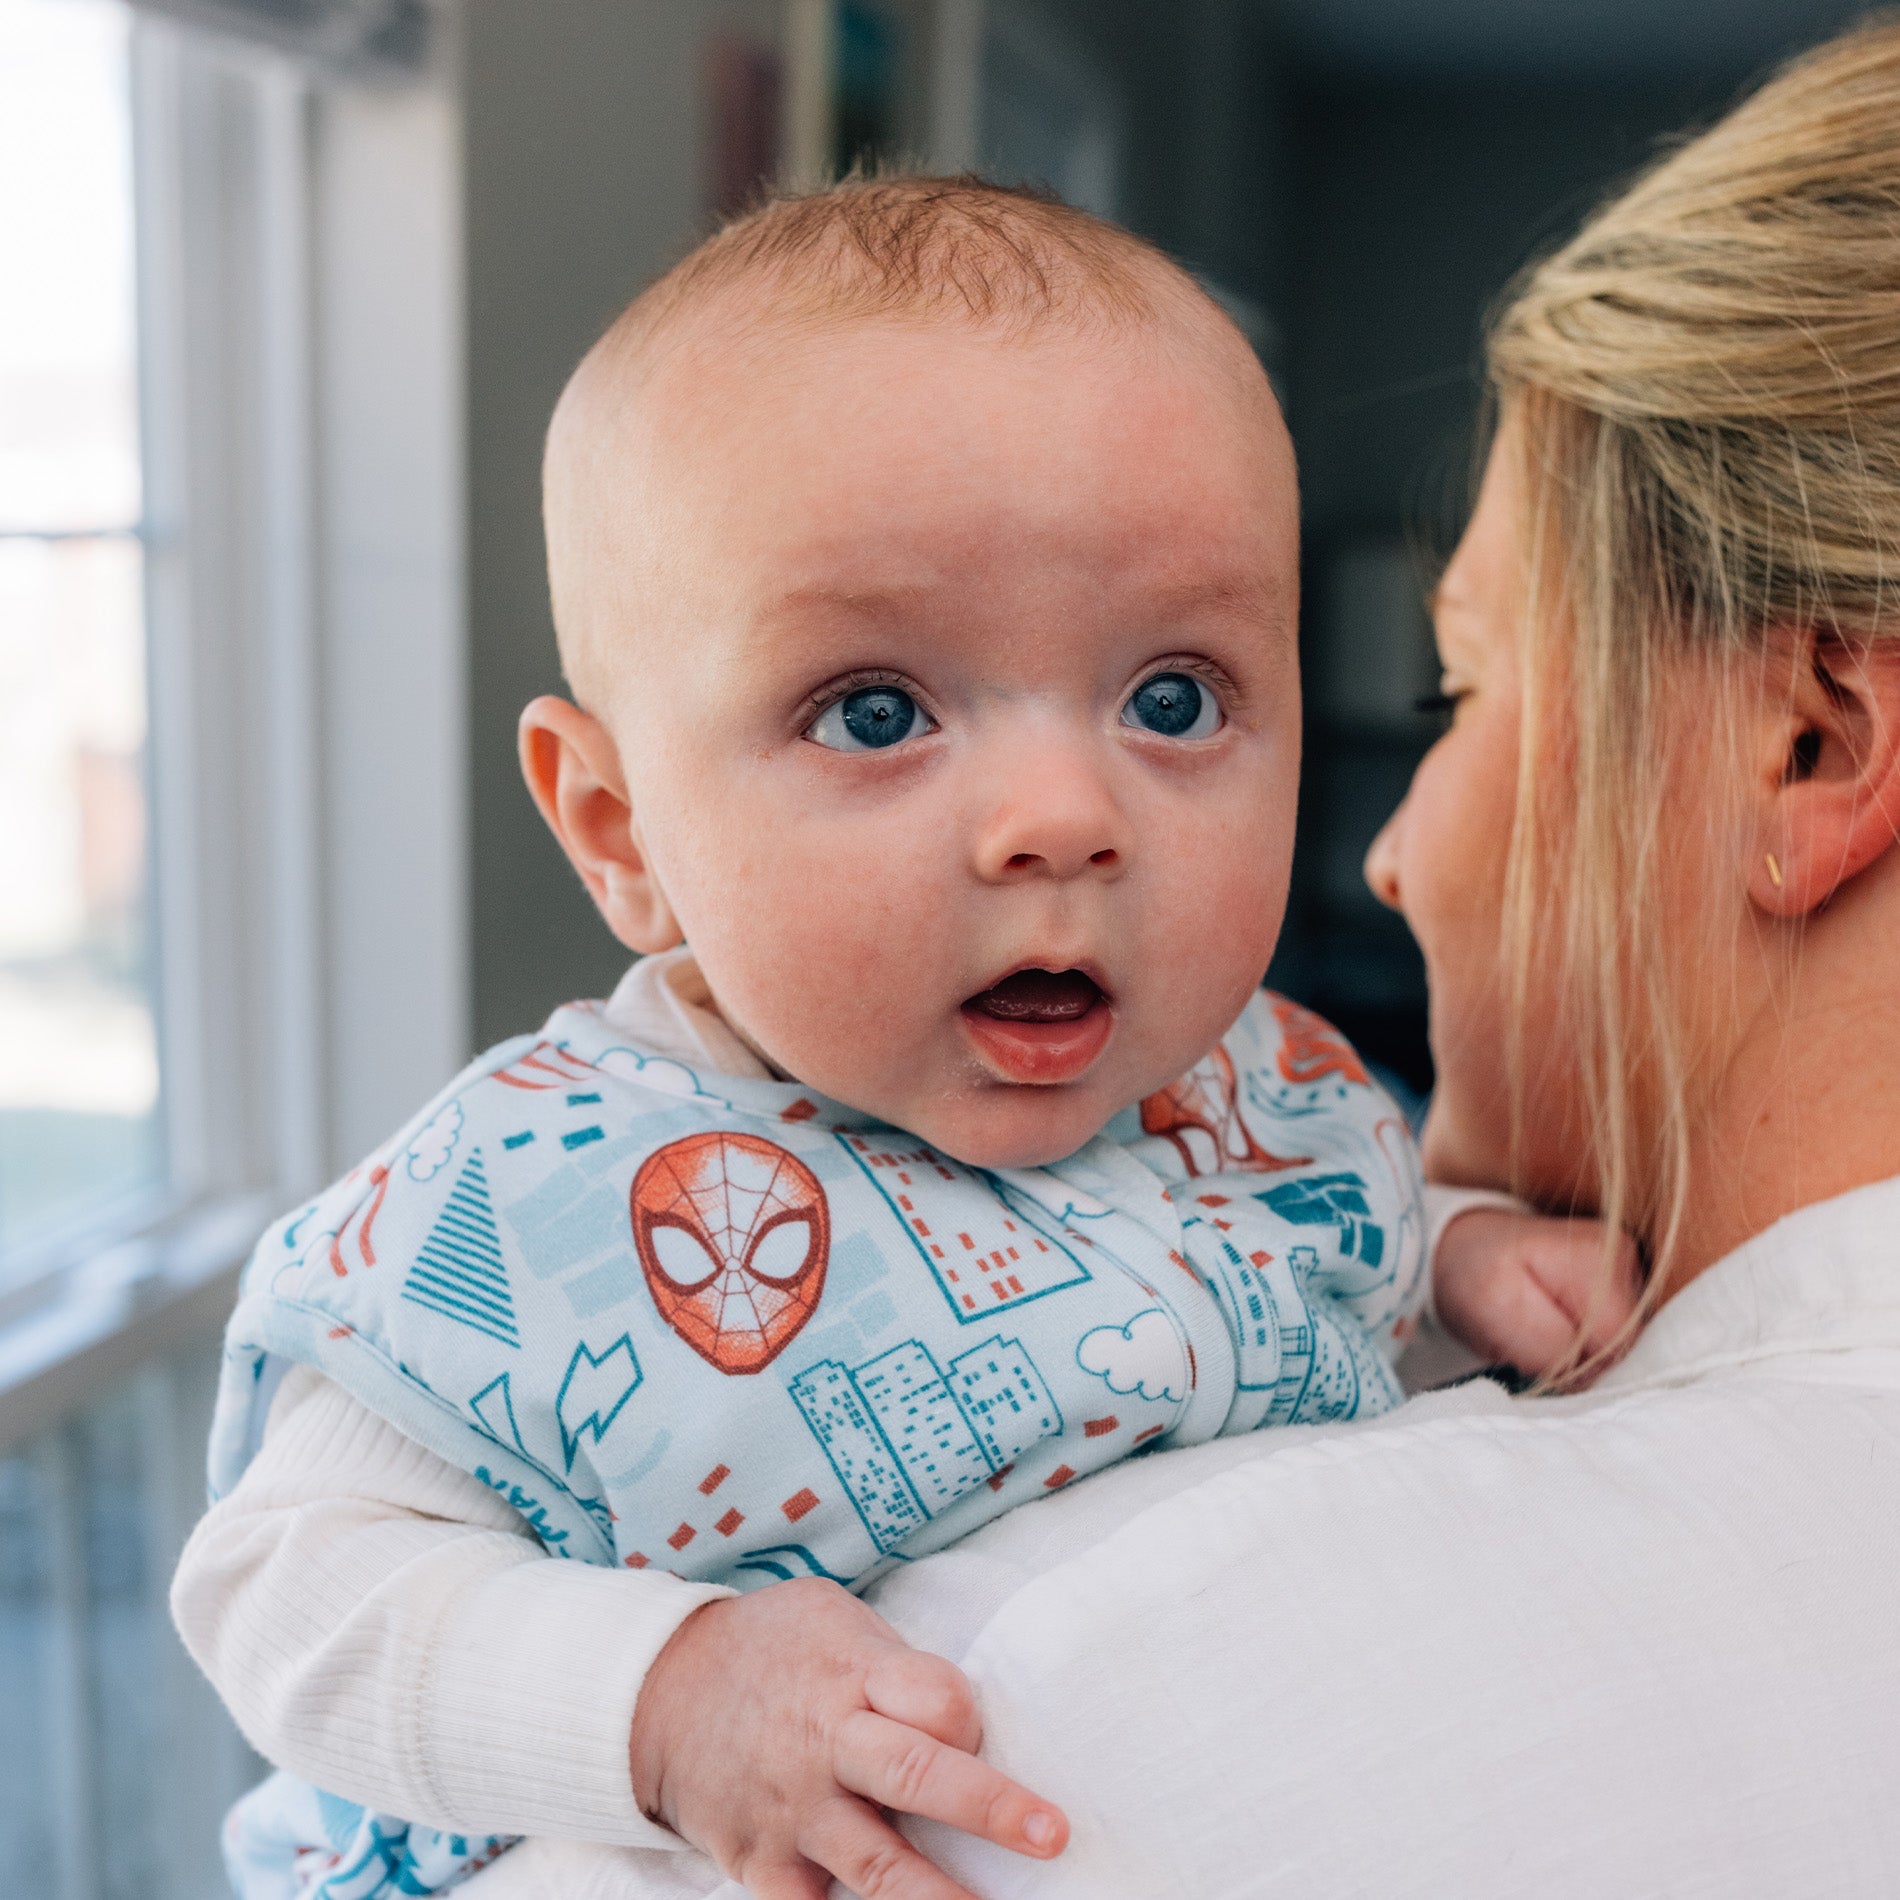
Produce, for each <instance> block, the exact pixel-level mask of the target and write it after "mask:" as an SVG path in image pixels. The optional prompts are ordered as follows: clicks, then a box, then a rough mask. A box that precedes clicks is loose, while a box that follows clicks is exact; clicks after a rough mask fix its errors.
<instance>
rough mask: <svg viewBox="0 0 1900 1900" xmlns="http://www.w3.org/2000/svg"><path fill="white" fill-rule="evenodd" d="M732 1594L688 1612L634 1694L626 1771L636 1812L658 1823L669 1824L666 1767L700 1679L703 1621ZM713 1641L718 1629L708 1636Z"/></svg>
mask: <svg viewBox="0 0 1900 1900" xmlns="http://www.w3.org/2000/svg"><path fill="white" fill-rule="evenodd" d="M729 1600H730V1599H725V1598H721V1599H717V1600H715V1601H714V1602H711V1603H702V1604H700V1605H699V1606H698V1608H696V1609H694V1610H692V1611H691V1612H689V1613H688V1615H687V1616H686V1618H685V1619H684V1620H683V1621H682V1622H681V1623H680V1625H679V1627H678V1628H677V1629H676V1630H674V1632H673V1634H672V1635H671V1636H669V1637H668V1638H667V1640H666V1642H665V1643H664V1644H663V1645H662V1646H661V1649H660V1652H659V1654H658V1655H657V1656H655V1657H654V1658H653V1661H652V1662H651V1664H649V1665H648V1668H647V1673H646V1677H645V1679H644V1680H643V1681H642V1682H641V1684H640V1693H639V1694H638V1696H636V1697H635V1698H634V1704H633V1720H632V1721H631V1722H630V1723H629V1724H628V1728H627V1773H628V1777H629V1779H630V1781H631V1783H632V1786H633V1798H634V1800H635V1801H636V1802H637V1803H638V1804H639V1807H640V1812H641V1813H642V1814H644V1815H645V1816H646V1818H647V1819H648V1820H649V1821H652V1822H654V1823H655V1824H656V1825H658V1826H661V1827H671V1826H672V1825H673V1821H672V1817H671V1815H670V1814H669V1812H668V1807H669V1802H668V1791H667V1778H666V1769H667V1763H668V1762H669V1761H670V1760H671V1758H672V1754H673V1737H674V1733H675V1730H676V1728H677V1725H678V1723H679V1721H680V1719H681V1717H682V1712H685V1713H686V1714H687V1715H689V1716H690V1711H691V1709H692V1706H693V1701H694V1694H693V1685H694V1684H695V1683H696V1682H699V1681H702V1680H703V1679H704V1673H703V1672H704V1664H705V1655H706V1643H707V1641H708V1630H707V1625H708V1623H709V1621H710V1622H714V1623H716V1622H717V1621H718V1620H719V1619H718V1618H716V1617H715V1616H714V1615H713V1612H714V1611H717V1610H719V1609H722V1608H723V1607H724V1605H725V1603H726V1602H727V1601H729ZM712 1640H714V1641H716V1640H717V1637H716V1634H715V1635H714V1636H713V1637H712Z"/></svg>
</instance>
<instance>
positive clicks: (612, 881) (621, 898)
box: [520, 695, 681, 951]
mask: <svg viewBox="0 0 1900 1900" xmlns="http://www.w3.org/2000/svg"><path fill="white" fill-rule="evenodd" d="M520 747H521V775H522V777H523V778H525V779H526V780H527V781H528V790H529V791H530V792H532V793H533V794H534V802H535V804H536V805H537V806H538V807H539V808H540V812H541V816H542V817H543V818H545V819H546V820H547V821H548V829H549V830H550V831H552V832H553V833H554V835H555V836H556V837H557V838H558V839H560V841H561V849H562V850H563V851H565V852H566V853H567V856H568V862H569V863H570V864H572V865H573V867H574V868H575V870H577V871H578V872H579V873H580V874H581V882H582V883H583V884H585V885H586V886H587V894H588V895H589V896H590V897H591V898H592V899H593V900H594V902H595V904H596V905H597V906H598V907H599V910H600V914H601V916H603V917H604V918H605V919H606V920H607V928H608V929H609V930H611V931H612V932H613V933H614V935H615V936H616V937H618V938H619V939H620V941H621V942H622V943H624V944H625V945H626V946H627V948H628V949H629V950H641V951H655V950H670V949H672V947H673V946H674V945H675V944H676V943H678V942H679V941H680V935H681V933H680V927H679V922H678V920H677V919H676V918H675V917H674V915H673V909H672V906H671V905H670V904H669V903H668V902H667V901H666V893H665V892H664V891H663V890H661V888H660V881H659V879H658V878H657V877H655V876H654V874H653V867H652V865H651V864H650V863H649V862H648V859H647V855H646V851H645V849H644V847H643V846H642V845H641V842H640V828H639V824H638V822H637V820H636V818H635V815H634V810H633V802H632V800H631V799H630V798H629V797H628V795H627V781H626V775H625V773H623V772H622V771H621V769H620V751H619V748H618V747H617V746H616V745H615V744H614V742H613V738H612V736H611V735H610V734H609V733H608V731H607V728H606V727H605V726H603V725H602V724H601V723H600V721H599V720H598V719H596V718H595V717H594V716H593V714H592V713H587V712H583V711H582V710H581V709H580V708H579V707H578V706H576V705H574V704H572V703H571V702H570V701H568V700H565V699H557V698H555V697H553V696H552V695H544V696H543V697H542V698H540V699H537V700H534V701H532V702H530V704H529V705H528V706H527V708H526V709H525V710H524V711H523V713H522V715H521V727H520Z"/></svg>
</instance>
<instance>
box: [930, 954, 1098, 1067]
mask: <svg viewBox="0 0 1900 1900" xmlns="http://www.w3.org/2000/svg"><path fill="white" fill-rule="evenodd" d="M963 1021H964V1024H965V1026H966V1028H967V1029H968V1031H969V1034H970V1040H971V1041H972V1042H973V1043H974V1044H975V1045H976V1049H977V1053H978V1054H979V1055H980V1056H981V1057H982V1059H983V1062H984V1064H985V1066H986V1067H988V1068H989V1069H991V1070H992V1071H993V1072H995V1073H996V1074H997V1075H999V1076H1000V1077H1001V1078H1002V1079H1003V1080H1004V1081H1008V1082H1038V1083H1044V1084H1048V1083H1056V1082H1073V1081H1074V1080H1075V1079H1076V1077H1078V1076H1079V1075H1081V1074H1082V1072H1083V1071H1084V1070H1085V1069H1086V1068H1088V1066H1089V1065H1090V1064H1091V1063H1092V1062H1093V1061H1094V1060H1095V1058H1096V1057H1097V1056H1098V1055H1100V1054H1101V1053H1102V1049H1103V1047H1104V1046H1105V1045H1106V1043H1107V1041H1108V1037H1109V1032H1110V1031H1111V1030H1112V1029H1113V1028H1114V1026H1115V1016H1114V1012H1113V1010H1112V1009H1111V1008H1110V1006H1109V999H1108V996H1107V995H1106V993H1105V992H1104V991H1103V989H1102V986H1101V985H1100V984H1099V983H1098V982H1096V980H1095V979H1094V978H1093V977H1092V976H1090V975H1089V974H1088V972H1087V971H1086V970H1014V971H1012V972H1011V973H1010V974H1009V975H1008V976H1006V977H1004V978H1003V979H1002V980H1001V981H1000V982H997V983H992V984H991V985H990V987H989V988H988V989H986V990H979V991H978V992H977V993H976V994H975V995H974V996H972V997H971V998H970V999H969V1000H968V1001H967V1002H966V1003H965V1004H964V1005H963Z"/></svg>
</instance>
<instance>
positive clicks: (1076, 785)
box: [976, 758, 1132, 883]
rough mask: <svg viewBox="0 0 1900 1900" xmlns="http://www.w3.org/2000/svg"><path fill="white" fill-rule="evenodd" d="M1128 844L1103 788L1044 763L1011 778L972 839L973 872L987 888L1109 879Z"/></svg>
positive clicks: (1078, 771)
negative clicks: (1043, 880)
mask: <svg viewBox="0 0 1900 1900" xmlns="http://www.w3.org/2000/svg"><path fill="white" fill-rule="evenodd" d="M1131 842H1132V841H1131V839H1130V838H1129V836H1128V826H1127V822H1126V820H1125V819H1124V817H1123V815H1122V812H1121V809H1120V807H1119V806H1118V805H1117V804H1116V802H1115V800H1114V798H1113V797H1112V796H1111V795H1110V793H1109V790H1108V787H1107V786H1106V785H1104V784H1103V783H1102V781H1101V779H1100V778H1099V777H1098V776H1097V775H1096V774H1095V773H1094V772H1092V771H1090V770H1089V769H1088V768H1087V766H1086V765H1083V764H1081V763H1080V762H1076V761H1062V760H1057V759H1053V758H1046V759H1044V760H1042V761H1040V762H1039V765H1038V769H1036V770H1034V771H1027V772H1024V773H1022V774H1021V775H1020V776H1018V777H1017V778H1016V779H1015V780H1014V782H1013V783H1012V784H1011V786H1010V788H1009V791H1008V793H1007V795H1006V796H1005V798H1004V799H1003V801H1002V802H1001V803H1000V804H999V805H998V807H997V809H996V810H995V811H994V812H993V813H992V814H991V816H990V820H989V822H988V823H987V824H986V825H985V826H984V827H983V829H982V832H981V833H980V835H979V837H978V839H977V846H976V870H977V875H978V876H979V877H982V878H984V879H985V880H987V881H989V882H992V883H1005V882H1013V881H1015V880H1017V879H1020V878H1030V877H1055V878H1072V877H1081V876H1084V875H1096V876H1109V877H1113V876H1117V875H1119V874H1120V872H1121V871H1122V870H1123V869H1124V868H1125V866H1126V864H1127V861H1128V853H1129V847H1130V844H1131Z"/></svg>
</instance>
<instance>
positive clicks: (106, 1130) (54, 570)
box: [0, 0, 162, 1288]
mask: <svg viewBox="0 0 1900 1900" xmlns="http://www.w3.org/2000/svg"><path fill="white" fill-rule="evenodd" d="M129 34H130V21H129V15H128V11H127V9H126V8H125V7H124V6H123V5H120V4H115V3H114V0H0V181H4V183H3V184H0V813H3V814H4V821H3V822H0V1288H3V1287H4V1285H5V1284H6V1282H7V1281H8V1280H9V1279H14V1278H17V1277H18V1275H19V1273H20V1272H21V1271H22V1270H23V1266H24V1263H25V1262H26V1261H27V1259H28V1258H29V1257H30V1256H31V1255H32V1254H33V1253H34V1252H36V1251H37V1249H36V1247H35V1243H36V1242H38V1241H39V1240H41V1239H44V1238H50V1237H52V1236H54V1235H56V1234H57V1233H58V1232H59V1231H60V1230H61V1229H62V1228H66V1227H69V1226H71V1225H72V1224H74V1223H75V1222H78V1221H82V1220H84V1221H90V1220H92V1219H94V1218H97V1217H99V1216H101V1215H103V1214H104V1213H105V1212H107V1211H108V1210H109V1208H110V1207H111V1205H112V1204H113V1203H115V1202H117V1201H119V1200H121V1199H122V1198H124V1197H126V1196H129V1195H131V1194H133V1193H135V1192H137V1191H138V1190H139V1189H141V1188H147V1187H150V1186H151V1185H152V1184H154V1183H155V1182H156V1181H157V1180H158V1179H159V1177H160V1173H161V1166H162V1144H161V1140H160V1131H159V1119H158V1104H159V1073H158V1055H157V1036H156V1033H155V1023H154V1011H153V1000H152V999H153V991H152V983H151V974H152V941H151V928H150V909H149V898H150V853H149V848H148V826H147V793H146V762H145V735H146V708H145V626H144V611H143V604H142V554H143V549H142V544H141V541H140V536H139V527H140V483H139V439H138V399H137V382H136V360H137V352H136V324H135V298H134V287H133V237H132V202H133V201H132V153H131V109H130V88H129V83H128V71H127V58H128V43H129Z"/></svg>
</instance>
